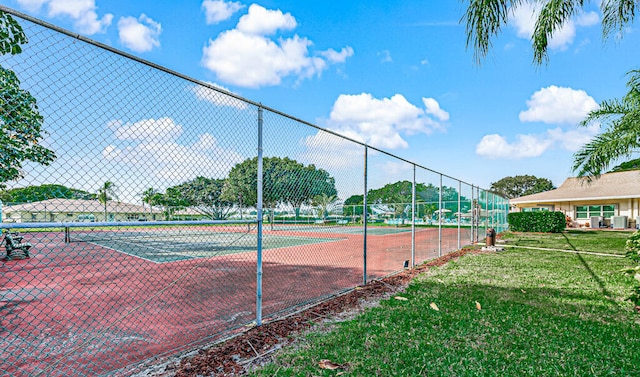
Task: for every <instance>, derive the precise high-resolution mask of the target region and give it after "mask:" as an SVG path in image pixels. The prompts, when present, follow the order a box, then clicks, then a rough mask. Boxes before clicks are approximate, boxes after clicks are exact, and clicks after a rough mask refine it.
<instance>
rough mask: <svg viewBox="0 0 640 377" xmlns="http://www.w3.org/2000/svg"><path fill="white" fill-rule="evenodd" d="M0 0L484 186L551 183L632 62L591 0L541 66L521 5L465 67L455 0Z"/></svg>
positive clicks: (634, 41)
mask: <svg viewBox="0 0 640 377" xmlns="http://www.w3.org/2000/svg"><path fill="white" fill-rule="evenodd" d="M0 3H1V4H3V5H6V6H8V7H11V8H14V9H16V10H19V11H21V12H24V13H26V14H29V15H31V16H34V17H37V18H40V19H43V20H45V21H47V22H50V23H52V24H54V25H57V26H60V27H62V28H65V29H68V30H71V31H73V32H76V33H80V34H82V35H85V36H87V37H89V38H91V39H94V40H96V41H98V42H102V43H105V44H107V45H110V46H113V47H114V48H117V49H120V50H123V51H125V52H127V53H130V54H133V55H135V56H138V57H140V58H142V59H145V60H148V61H151V62H153V63H156V64H158V65H162V66H165V67H167V68H169V69H171V70H175V71H177V72H180V73H182V74H185V75H188V76H191V77H193V78H195V79H197V80H201V81H206V82H210V83H215V84H216V85H219V86H222V87H224V88H226V89H228V90H230V91H232V92H235V93H237V94H239V95H241V96H243V97H246V98H248V99H250V100H253V101H256V102H261V103H263V104H264V105H266V106H269V107H272V108H275V109H277V110H280V111H282V112H285V113H288V114H290V115H292V116H294V117H297V118H300V119H303V120H305V121H308V122H311V123H314V124H317V125H319V126H321V127H325V128H328V129H330V130H333V131H335V132H338V133H340V134H344V135H346V136H349V137H351V138H353V139H357V140H359V141H363V142H366V143H368V144H370V145H372V146H375V147H378V148H381V149H383V150H385V151H388V152H390V153H393V154H396V155H398V156H400V157H402V158H405V159H408V160H410V161H414V162H416V163H418V164H421V165H423V166H426V167H429V168H431V169H433V170H437V171H440V172H443V173H445V174H447V175H449V176H453V177H456V178H460V179H462V180H464V181H467V182H470V183H474V184H476V185H480V186H481V187H484V188H488V187H489V186H490V184H491V182H495V181H497V180H499V179H501V178H503V177H505V176H512V175H520V174H533V175H536V176H538V177H544V178H549V179H551V180H552V181H553V183H554V184H555V185H560V184H561V183H562V182H563V181H564V179H565V178H566V177H568V176H571V175H572V172H571V164H572V155H573V153H574V152H575V151H576V150H577V148H578V147H579V146H580V145H582V144H583V143H585V142H586V141H588V140H589V139H590V138H591V137H592V136H593V135H595V134H596V133H597V132H598V129H599V128H598V127H597V126H594V127H591V128H580V127H578V126H577V123H578V122H579V121H580V120H581V119H582V118H583V117H584V115H585V114H586V113H587V112H588V111H589V110H592V109H595V108H596V107H597V104H598V103H599V102H601V101H602V100H605V99H610V98H616V97H621V96H622V95H624V94H625V93H626V87H625V84H626V79H627V78H626V76H625V73H626V72H628V71H629V70H631V69H638V68H640V64H639V62H640V59H639V58H640V49H638V48H637V46H638V45H639V43H638V42H639V40H640V35H639V33H638V28H637V25H632V27H631V28H629V29H627V30H626V31H625V33H624V36H623V38H621V39H618V38H611V39H610V40H608V41H606V43H605V42H603V41H602V37H601V27H600V19H601V14H600V12H599V9H598V7H597V4H595V3H597V2H594V4H592V6H591V7H590V8H588V9H587V11H586V12H585V13H583V14H580V15H577V16H576V17H575V18H574V19H572V20H571V22H570V23H568V24H567V25H565V27H564V28H563V29H562V30H561V31H560V32H559V33H558V34H557V36H556V38H554V39H553V40H552V41H551V48H550V54H549V56H550V61H549V64H548V65H545V66H542V67H536V66H534V65H533V64H532V52H531V47H530V44H531V42H530V39H529V36H530V31H531V28H532V16H531V15H532V13H533V12H534V10H533V8H527V7H523V8H521V9H520V11H519V12H516V13H514V14H513V22H512V23H511V26H510V27H507V28H505V29H504V31H503V33H502V34H501V35H500V37H499V38H497V39H494V40H493V49H492V50H491V52H490V55H489V57H488V58H487V59H486V60H484V61H483V63H482V64H481V65H476V64H475V63H474V59H473V51H471V50H467V49H466V47H465V42H466V35H465V30H464V26H463V25H460V23H459V20H460V19H461V16H462V14H463V12H464V4H463V3H462V2H459V1H416V0H403V1H375V0H367V1H360V0H350V1H333V0H326V1H322V2H307V1H260V2H256V3H252V2H240V1H215V0H204V1H179V2H178V1H158V0H155V1H150V0H137V1H122V0H111V1H106V0H9V1H8V0H1V1H0Z"/></svg>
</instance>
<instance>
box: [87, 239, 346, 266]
mask: <svg viewBox="0 0 640 377" xmlns="http://www.w3.org/2000/svg"><path fill="white" fill-rule="evenodd" d="M272 236H274V237H275V238H294V239H309V237H302V236H281V235H272ZM318 239H319V241H317V242H311V243H307V244H299V245H290V246H283V247H268V248H263V250H279V249H288V248H291V247H299V246H306V245H314V244H321V243H329V242H339V241H346V240H348V239H349V238H348V237H342V238H319V237H318ZM83 242H87V243H90V244H93V245H96V246H99V247H102V248H105V249H107V250H112V251H115V252H118V253H122V254H125V255H129V256H132V257H136V258H138V259H142V260H145V261H149V262H152V263H156V264H163V263H171V262H179V261H183V260H193V259H207V258H211V257H217V256H223V255H235V254H245V253H255V251H251V249H249V250H247V251H242V252H238V253H230V254H222V253H220V251H221V250H216V253H215V254H214V255H208V256H193V255H190V254H188V251H169V250H166V249H159V248H155V247H152V246H147V245H144V244H141V243H136V242H128V241H124V240H122V239H120V240H116V241H114V242H116V243H123V244H128V245H131V246H132V247H136V248H146V249H149V250H152V251H155V252H157V253H158V254H172V255H178V256H183V257H186V258H185V259H178V260H172V261H164V262H160V261H156V260H153V259H149V258H145V257H143V256H140V255H138V254H133V253H131V252H127V251H123V250H119V249H116V248H114V247H111V246H105V245H101V244H99V243H96V242H92V241H83ZM218 247H220V246H219V245H218Z"/></svg>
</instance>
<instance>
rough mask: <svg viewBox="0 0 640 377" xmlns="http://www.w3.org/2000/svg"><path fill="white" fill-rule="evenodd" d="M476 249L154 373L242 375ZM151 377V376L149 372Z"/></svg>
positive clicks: (454, 254)
mask: <svg viewBox="0 0 640 377" xmlns="http://www.w3.org/2000/svg"><path fill="white" fill-rule="evenodd" d="M471 252H473V253H477V252H479V250H474V249H462V250H458V251H455V252H452V253H450V254H447V255H445V256H443V257H440V258H437V259H434V260H432V261H429V262H427V263H425V264H422V265H419V266H416V267H415V268H413V269H410V270H404V271H402V272H400V273H398V274H396V275H393V276H389V277H387V278H384V279H381V280H374V281H371V282H370V283H368V284H367V285H364V286H359V287H356V288H355V289H354V290H352V291H349V292H348V293H346V294H343V295H341V296H338V297H336V298H333V299H330V300H327V301H324V302H322V303H320V304H318V305H315V306H313V307H311V308H308V309H306V310H303V311H301V312H298V313H296V314H293V315H290V316H288V317H286V318H283V319H280V320H276V321H273V322H269V323H264V324H263V325H262V326H259V327H254V328H252V329H250V330H248V331H246V332H244V333H242V334H240V335H238V336H236V337H233V338H231V339H229V340H227V341H224V342H222V343H218V344H215V345H213V346H211V348H208V349H201V350H199V351H198V352H197V354H196V355H193V356H189V357H186V358H184V359H182V360H181V361H179V362H177V363H171V364H169V365H167V366H166V368H165V369H164V371H162V372H160V373H158V374H156V373H154V374H153V376H158V377H161V376H162V377H165V376H167V377H168V376H175V377H195V376H241V375H244V374H246V372H247V371H248V370H251V368H253V367H255V366H257V365H262V364H264V363H266V362H268V361H269V360H270V355H272V354H273V352H274V351H277V350H279V349H281V348H282V347H284V346H287V345H290V344H291V343H293V342H294V341H295V338H296V337H295V335H298V334H301V333H302V332H304V331H308V330H310V329H311V328H313V327H314V326H316V325H318V324H320V323H322V322H326V321H328V320H329V321H330V320H333V319H335V318H337V317H339V316H340V315H341V314H344V313H348V312H354V311H355V312H357V311H359V310H362V309H363V308H364V307H365V306H366V304H367V303H371V302H377V301H379V300H381V299H383V298H385V297H387V296H389V295H391V294H393V293H396V292H398V291H400V290H402V289H404V288H405V287H406V286H407V285H408V284H409V282H410V281H411V280H412V279H413V278H415V277H416V276H417V275H419V274H420V273H423V272H425V271H427V270H428V269H429V268H431V267H435V266H442V265H444V264H446V263H447V262H449V261H450V260H452V259H456V258H459V257H461V256H463V255H465V254H467V253H471ZM149 376H151V375H149Z"/></svg>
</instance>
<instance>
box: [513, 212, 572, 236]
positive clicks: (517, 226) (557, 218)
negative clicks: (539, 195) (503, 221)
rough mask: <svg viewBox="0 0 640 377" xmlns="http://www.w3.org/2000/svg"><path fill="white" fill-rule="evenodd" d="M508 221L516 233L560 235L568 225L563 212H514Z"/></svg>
mask: <svg viewBox="0 0 640 377" xmlns="http://www.w3.org/2000/svg"><path fill="white" fill-rule="evenodd" d="M507 219H508V221H509V229H510V230H512V231H514V232H542V233H560V232H562V231H563V230H564V229H565V227H566V225H567V219H566V217H565V215H564V213H562V212H551V211H539V212H512V213H510V214H509V215H508V217H507Z"/></svg>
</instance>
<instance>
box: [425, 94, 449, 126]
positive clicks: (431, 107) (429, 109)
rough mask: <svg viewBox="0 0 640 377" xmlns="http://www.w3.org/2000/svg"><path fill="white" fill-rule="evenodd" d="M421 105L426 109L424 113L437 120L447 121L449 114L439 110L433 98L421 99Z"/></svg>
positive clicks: (438, 105)
mask: <svg viewBox="0 0 640 377" xmlns="http://www.w3.org/2000/svg"><path fill="white" fill-rule="evenodd" d="M422 103H424V107H426V113H427V114H429V115H433V116H435V117H436V118H438V119H439V120H442V121H446V120H449V113H448V112H446V111H444V110H442V109H441V108H440V104H439V103H438V101H436V100H435V99H433V98H422Z"/></svg>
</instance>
